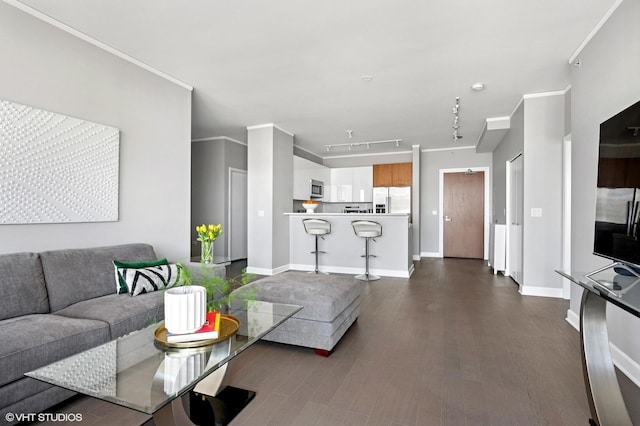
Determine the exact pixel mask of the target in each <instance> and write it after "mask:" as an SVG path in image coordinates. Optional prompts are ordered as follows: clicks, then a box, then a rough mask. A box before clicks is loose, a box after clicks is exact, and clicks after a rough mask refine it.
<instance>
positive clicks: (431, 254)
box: [420, 251, 442, 257]
mask: <svg viewBox="0 0 640 426" xmlns="http://www.w3.org/2000/svg"><path fill="white" fill-rule="evenodd" d="M420 257H442V255H441V254H440V253H438V252H433V251H423V252H420Z"/></svg>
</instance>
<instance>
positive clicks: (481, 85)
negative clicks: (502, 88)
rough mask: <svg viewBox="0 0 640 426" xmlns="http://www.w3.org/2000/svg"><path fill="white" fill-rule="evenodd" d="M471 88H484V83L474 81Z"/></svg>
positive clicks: (479, 89)
mask: <svg viewBox="0 0 640 426" xmlns="http://www.w3.org/2000/svg"><path fill="white" fill-rule="evenodd" d="M471 90H475V91H476V92H479V91H481V90H484V83H473V84H472V85H471Z"/></svg>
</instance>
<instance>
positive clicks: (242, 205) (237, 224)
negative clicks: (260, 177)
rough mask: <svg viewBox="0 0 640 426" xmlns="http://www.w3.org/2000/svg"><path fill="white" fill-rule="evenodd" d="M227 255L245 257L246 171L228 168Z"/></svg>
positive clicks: (237, 257) (234, 257) (235, 257)
mask: <svg viewBox="0 0 640 426" xmlns="http://www.w3.org/2000/svg"><path fill="white" fill-rule="evenodd" d="M228 217H229V226H228V227H227V229H228V232H229V235H227V241H229V250H228V253H229V257H230V258H231V260H236V259H246V258H247V171H246V170H239V169H234V168H229V216H228Z"/></svg>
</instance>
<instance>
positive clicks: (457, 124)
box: [451, 97, 462, 141]
mask: <svg viewBox="0 0 640 426" xmlns="http://www.w3.org/2000/svg"><path fill="white" fill-rule="evenodd" d="M451 112H453V124H452V125H451V127H452V128H453V140H454V141H457V140H458V139H460V138H462V135H459V134H458V129H459V128H460V98H459V97H458V98H456V104H455V106H454V107H453V108H451Z"/></svg>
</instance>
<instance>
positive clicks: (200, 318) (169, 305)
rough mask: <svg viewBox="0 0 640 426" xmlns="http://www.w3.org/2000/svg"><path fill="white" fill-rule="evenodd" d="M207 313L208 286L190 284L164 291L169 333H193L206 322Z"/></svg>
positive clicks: (165, 323)
mask: <svg viewBox="0 0 640 426" xmlns="http://www.w3.org/2000/svg"><path fill="white" fill-rule="evenodd" d="M206 313H207V289H206V288H204V287H202V286H200V285H189V286H183V287H174V288H170V289H168V290H166V291H165V292H164V327H165V328H166V329H167V331H168V332H169V333H173V334H185V333H193V332H194V331H196V330H198V329H200V327H202V325H203V324H204V323H205V321H206Z"/></svg>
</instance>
